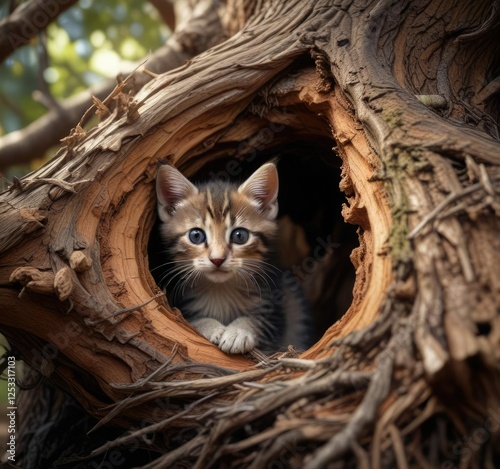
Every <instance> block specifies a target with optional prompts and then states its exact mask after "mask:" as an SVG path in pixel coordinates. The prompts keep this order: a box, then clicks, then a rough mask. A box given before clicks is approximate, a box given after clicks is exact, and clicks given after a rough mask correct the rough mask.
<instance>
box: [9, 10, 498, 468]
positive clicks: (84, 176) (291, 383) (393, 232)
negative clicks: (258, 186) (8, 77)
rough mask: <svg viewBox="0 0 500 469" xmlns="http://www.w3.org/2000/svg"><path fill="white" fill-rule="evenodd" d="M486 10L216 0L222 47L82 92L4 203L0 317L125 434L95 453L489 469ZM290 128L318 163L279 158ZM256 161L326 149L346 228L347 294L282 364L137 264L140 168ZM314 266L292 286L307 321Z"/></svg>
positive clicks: (325, 280) (491, 207)
mask: <svg viewBox="0 0 500 469" xmlns="http://www.w3.org/2000/svg"><path fill="white" fill-rule="evenodd" d="M499 11H500V10H499V9H498V4H497V3H494V4H492V3H491V2H488V1H476V0H474V1H472V0H471V1H467V2H466V1H451V0H447V1H443V2H440V3H438V2H432V1H387V0H381V1H369V0H365V1H361V0H360V1H350V0H349V1H340V2H330V1H322V0H317V1H310V2H304V1H299V0H295V1H286V2H285V1H283V0H281V1H279V0H274V1H273V0H268V1H262V2H255V3H254V2H234V3H232V2H229V4H228V5H226V7H225V9H223V10H220V15H221V24H222V27H223V28H224V32H225V33H226V35H227V36H230V37H229V39H227V40H226V41H224V42H222V43H220V44H219V45H217V46H215V47H212V48H211V49H209V50H207V51H206V52H204V53H202V54H199V55H198V56H196V57H195V58H193V59H192V60H191V61H190V62H188V63H186V64H185V65H184V66H182V67H180V68H178V69H176V70H174V71H171V72H169V73H166V74H163V75H160V76H158V77H157V78H155V79H154V80H152V81H151V82H149V83H148V84H147V85H146V86H145V87H144V88H143V89H142V90H141V91H140V92H139V93H138V94H137V95H136V96H135V97H134V98H133V99H130V98H129V97H128V96H127V95H125V94H123V93H122V92H121V91H120V88H117V90H115V92H114V93H113V99H114V100H115V101H116V103H117V106H116V107H115V110H114V111H113V113H111V114H107V113H106V109H105V108H101V107H100V106H99V109H98V111H99V112H101V113H102V114H101V115H102V116H103V119H102V121H101V122H100V124H99V125H98V126H97V127H95V128H93V129H90V130H89V131H84V130H82V129H81V128H77V129H76V130H75V131H74V132H73V133H72V135H71V136H70V137H69V138H67V139H66V141H65V144H64V146H63V148H61V150H60V151H59V153H58V155H57V156H56V157H55V158H54V159H53V160H52V161H51V162H50V163H48V164H47V165H45V166H44V167H43V168H41V169H40V170H38V171H36V172H34V173H32V174H31V175H29V176H28V177H26V178H25V179H23V180H21V181H16V182H15V184H14V185H13V186H12V187H11V188H10V190H9V191H7V192H6V193H4V194H2V195H1V205H0V253H1V266H0V285H1V286H2V288H1V289H0V304H1V305H2V311H3V313H2V316H1V319H0V321H1V324H2V332H3V333H5V334H6V335H7V337H8V339H9V340H10V342H11V344H12V346H13V347H14V348H15V349H16V350H18V351H19V353H20V354H21V355H22V356H23V358H24V359H25V360H26V361H27V362H28V363H30V364H32V366H33V367H34V368H35V369H36V370H38V371H39V373H40V374H41V375H42V376H44V377H46V378H48V379H49V380H50V381H51V382H52V383H53V384H55V385H57V386H59V387H60V388H62V389H64V390H66V391H67V392H68V393H70V394H72V395H73V396H74V397H75V398H76V399H77V400H78V401H79V402H80V403H81V404H82V405H83V407H84V408H85V409H86V410H87V411H88V412H89V414H91V415H92V416H93V417H95V418H98V419H102V420H101V424H107V423H110V422H111V423H112V424H113V425H114V426H119V427H123V428H126V429H130V428H133V429H134V431H132V432H130V433H128V434H126V435H125V436H123V437H122V438H120V439H116V440H114V442H112V443H108V444H107V445H105V446H102V447H101V448H100V449H98V450H96V451H95V452H94V454H93V455H94V456H95V455H101V456H100V461H102V460H103V458H104V459H105V458H106V457H109V455H110V454H111V452H110V451H109V450H110V449H111V448H113V447H114V446H116V447H119V448H120V451H121V454H122V455H123V456H124V457H125V458H126V457H127V455H129V454H131V453H130V451H132V450H128V449H127V445H132V446H131V447H132V448H133V449H134V450H135V448H137V446H141V447H147V448H148V449H149V450H150V451H151V452H152V454H154V455H155V456H158V455H159V456H158V458H157V459H155V460H154V461H153V462H148V461H147V460H144V461H143V465H144V467H150V468H153V467H155V468H156V467H175V466H176V465H182V464H185V465H186V466H188V467H197V468H200V467H241V466H244V467H253V468H261V467H288V466H290V467H305V468H306V469H313V468H323V467H329V466H328V465H329V464H331V463H333V461H336V460H339V459H341V460H342V461H343V464H344V465H345V466H346V467H355V466H356V467H382V466H384V467H395V466H397V467H401V468H405V467H454V466H457V467H467V466H470V467H487V464H490V465H491V467H493V466H494V465H495V464H496V463H498V458H499V455H498V453H497V448H498V445H496V444H495V443H496V438H497V437H496V431H497V430H498V428H499V427H498V419H496V415H497V413H498V412H497V411H498V406H499V398H498V396H499V395H500V393H499V391H500V389H499V385H500V380H499V378H500V376H499V373H498V364H499V354H498V346H499V340H500V329H499V327H500V322H499V316H498V313H499V311H498V304H499V302H500V281H499V278H500V277H499V275H498V265H500V239H499V237H498V233H499V232H500V222H499V218H498V212H499V208H500V205H499V193H500V186H499V181H500V169H499V165H500V156H499V155H500V145H499V142H498V98H497V97H495V94H494V93H495V91H496V89H497V87H496V85H495V83H496V82H497V81H498V79H496V78H495V73H498V65H499V63H498V56H499V55H498V52H499V50H498V49H499V43H498V41H497V39H496V38H497V37H498V33H499V29H500V28H499V21H498V20H499V17H498V12H499ZM318 142H323V143H322V146H321V148H323V150H322V151H321V150H318V148H319V147H318ZM327 142H330V143H329V145H330V148H331V147H333V146H335V151H325V150H324V148H325V146H328V143H327ZM299 143H305V144H307V145H309V146H310V147H311V148H314V149H315V151H316V150H317V151H318V152H319V153H320V154H316V153H315V154H310V155H303V156H302V157H298V156H297V155H296V154H295V153H294V150H293V148H295V147H296V146H298V144H299ZM315 145H316V146H315ZM275 152H282V153H283V155H282V161H283V160H285V159H286V158H287V154H288V153H291V154H292V156H290V158H295V160H294V161H298V162H299V168H300V167H301V166H300V165H302V168H304V171H305V169H306V168H307V167H309V166H311V165H314V163H315V161H316V159H320V158H321V159H322V160H326V161H327V162H328V163H331V164H335V162H336V161H337V160H338V158H339V157H340V160H341V163H342V175H341V180H340V189H341V191H342V192H343V194H344V195H345V202H346V203H345V204H344V205H343V206H342V207H340V205H338V204H337V205H335V206H333V207H330V211H328V212H327V213H326V214H324V215H323V217H324V219H325V220H326V219H328V218H329V217H335V216H337V215H338V213H340V212H342V215H343V217H344V219H345V221H346V222H348V223H351V224H355V225H357V226H358V227H359V228H358V237H359V238H358V243H359V245H358V247H356V249H354V250H353V251H352V254H351V259H352V262H353V264H354V267H355V269H356V279H355V283H354V290H353V298H352V303H351V305H350V307H349V309H348V311H347V312H346V313H345V314H344V315H343V316H342V318H341V319H340V320H339V321H337V322H335V324H333V325H332V326H331V327H330V328H328V330H327V331H326V332H325V334H324V335H323V337H322V338H321V339H320V340H319V341H318V342H317V343H316V345H314V346H313V347H312V348H311V349H310V350H308V351H306V352H305V353H303V354H302V355H300V357H298V358H297V356H296V355H295V353H294V352H293V350H291V351H289V352H288V353H287V354H282V355H280V356H277V357H271V358H266V357H259V355H258V354H253V355H252V356H248V357H238V356H228V355H225V354H224V353H222V352H221V351H219V350H218V349H217V348H216V347H215V346H213V345H211V344H210V343H208V342H207V341H206V340H204V339H203V338H202V337H200V336H198V335H197V334H196V333H195V332H194V331H193V329H192V328H191V327H190V326H189V325H188V324H186V323H185V322H184V321H183V320H182V317H181V316H180V314H179V312H178V311H172V310H171V309H170V308H169V307H168V304H167V303H166V301H165V299H164V296H163V295H162V293H161V292H160V290H159V289H158V287H157V285H156V284H155V282H154V280H153V277H152V276H151V274H150V272H149V263H148V240H149V235H150V232H151V229H152V227H153V224H154V218H155V215H154V205H155V194H154V184H153V181H154V177H155V173H156V168H157V165H158V162H159V161H165V160H168V161H170V162H171V163H173V164H175V165H176V166H178V167H180V168H181V169H182V170H183V171H184V172H185V173H186V174H187V175H189V176H197V175H208V174H210V171H212V170H213V171H215V170H217V171H220V170H221V168H222V170H223V171H225V173H224V174H226V175H228V174H229V175H231V174H232V173H233V172H235V171H236V169H237V168H238V165H242V167H243V165H244V164H245V161H248V159H250V158H252V159H255V158H256V159H255V161H259V158H260V160H264V159H266V158H267V157H269V156H271V155H273V154H275ZM256 155H257V156H256ZM296 158H298V159H296ZM301 158H302V159H301ZM218 161H221V162H222V163H221V166H217V162H218ZM229 165H231V166H229ZM234 165H236V166H234ZM235 168H236V169H235ZM317 177H318V178H319V177H321V174H320V173H319V172H318V174H317ZM334 183H337V182H335V181H332V184H334ZM301 190H302V187H301V186H300V178H299V182H298V184H297V186H296V192H298V193H301ZM306 192H307V191H303V192H302V193H303V196H304V197H309V196H310V195H308V194H307V193H306ZM310 192H314V191H310ZM295 215H297V214H296V213H294V212H293V209H292V210H291V212H290V217H291V218H293V217H294V216H295ZM303 227H304V226H303ZM337 229H338V227H337ZM304 230H305V228H304ZM305 231H307V230H305ZM334 231H335V229H333V228H331V231H330V234H331V235H332V236H333V235H334ZM309 238H310V237H309ZM313 239H314V236H313ZM301 245H303V243H302V244H301ZM289 246H291V247H290V248H289V249H290V250H289V255H290V256H293V255H295V254H294V253H296V252H297V249H295V248H294V246H297V244H295V245H294V244H293V243H292V244H290V245H289ZM306 246H308V249H309V250H310V251H306V252H305V256H307V255H311V254H310V253H311V251H312V250H313V249H314V248H315V246H314V245H311V243H309V244H307V245H306ZM150 257H151V256H150ZM303 257H304V256H303ZM303 257H302V258H303ZM299 258H300V257H299ZM334 258H335V253H333V255H332V256H330V257H328V258H326V259H323V261H322V262H321V263H318V266H317V269H316V270H315V272H314V273H313V275H312V276H311V277H310V278H309V283H307V282H306V287H307V291H308V294H309V295H310V297H311V298H312V299H313V304H314V305H315V306H316V307H317V308H318V309H320V310H321V308H323V309H322V310H321V311H323V312H325V311H328V304H326V307H325V302H324V301H323V302H322V299H323V300H324V299H325V298H335V292H332V288H333V287H332V285H334V283H329V282H330V281H331V280H332V279H334V278H335V276H334V275H332V273H331V269H332V268H335V260H334ZM149 261H152V259H151V258H149ZM338 284H339V283H337V284H335V285H338ZM307 285H308V286H307ZM318 286H319V288H320V290H319V291H318V290H317V289H318ZM315 288H316V290H315ZM20 293H21V294H20ZM331 301H332V302H333V301H334V300H333V299H332V300H331ZM325 308H326V309H325ZM330 309H333V307H332V303H330ZM331 317H334V315H333V314H332V316H331ZM49 344H50V345H49ZM256 359H257V360H256ZM259 360H260V361H259ZM256 361H259V363H256ZM110 405H111V407H110ZM152 434H156V436H155V438H154V439H152V438H151V435H152ZM146 435H148V439H146ZM339 464H340V463H339ZM332 467H333V466H332ZM335 467H337V466H335ZM339 467H341V465H339Z"/></svg>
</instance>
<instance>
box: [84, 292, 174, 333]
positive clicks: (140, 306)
mask: <svg viewBox="0 0 500 469" xmlns="http://www.w3.org/2000/svg"><path fill="white" fill-rule="evenodd" d="M164 294H165V292H163V291H162V292H160V293H157V294H156V295H155V296H153V297H152V298H150V299H149V300H148V301H146V302H145V303H142V304H140V305H136V306H131V307H130V308H124V309H119V310H118V311H115V312H114V313H111V314H110V315H109V316H106V317H104V318H101V319H97V320H96V321H92V320H91V319H86V320H85V324H87V325H89V326H95V325H96V324H100V323H102V322H104V321H107V320H108V319H111V318H114V317H116V316H119V315H121V314H125V313H130V312H132V311H136V310H138V309H141V308H144V306H147V305H148V304H149V303H151V302H152V301H153V300H156V299H157V298H160V296H163V295H164Z"/></svg>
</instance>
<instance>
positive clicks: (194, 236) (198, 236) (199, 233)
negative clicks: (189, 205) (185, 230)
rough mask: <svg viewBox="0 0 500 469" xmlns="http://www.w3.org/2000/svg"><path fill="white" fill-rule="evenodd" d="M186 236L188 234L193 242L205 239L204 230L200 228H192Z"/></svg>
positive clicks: (198, 242) (202, 241)
mask: <svg viewBox="0 0 500 469" xmlns="http://www.w3.org/2000/svg"><path fill="white" fill-rule="evenodd" d="M188 236H189V241H191V242H192V243H193V244H201V243H204V242H205V240H206V239H207V236H206V235H205V232H204V231H203V230H201V229H200V228H193V229H192V230H191V231H190V232H189V235H188Z"/></svg>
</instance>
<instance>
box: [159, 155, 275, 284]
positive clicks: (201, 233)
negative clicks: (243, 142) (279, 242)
mask: <svg viewBox="0 0 500 469" xmlns="http://www.w3.org/2000/svg"><path fill="white" fill-rule="evenodd" d="M156 194H157V197H158V213H159V216H160V219H161V221H162V222H163V223H162V226H161V234H162V238H163V241H164V242H165V243H166V244H167V245H168V246H169V249H170V254H171V257H172V259H173V262H174V264H173V265H174V268H173V269H172V272H173V275H179V277H183V276H187V277H189V278H192V279H196V278H198V277H203V278H206V279H208V280H209V281H211V282H217V283H221V282H226V281H227V280H229V279H231V278H235V276H240V277H241V278H242V279H243V278H246V277H248V276H249V275H252V274H253V273H258V271H259V270H260V269H259V267H261V266H262V262H263V261H264V258H265V256H266V254H267V252H268V249H269V242H270V240H271V238H272V237H273V236H274V235H275V234H276V229H277V225H276V215H277V213H278V203H277V196H278V173H277V171H276V167H275V165H274V164H272V163H266V164H264V165H263V166H261V167H260V168H259V169H258V170H257V171H255V172H254V173H253V174H252V175H251V176H250V177H249V178H248V179H247V180H246V181H245V182H244V183H243V184H241V185H240V186H237V185H234V184H228V183H225V182H222V181H213V182H208V183H206V184H203V185H200V186H195V185H194V184H192V183H191V182H190V181H188V180H187V179H186V178H185V177H184V176H183V175H182V174H181V173H180V172H179V171H178V170H177V169H175V168H173V167H172V166H168V165H164V166H161V167H160V169H159V171H158V175H157V178H156Z"/></svg>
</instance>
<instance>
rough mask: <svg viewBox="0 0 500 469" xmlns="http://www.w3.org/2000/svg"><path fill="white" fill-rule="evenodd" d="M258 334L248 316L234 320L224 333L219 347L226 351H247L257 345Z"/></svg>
mask: <svg viewBox="0 0 500 469" xmlns="http://www.w3.org/2000/svg"><path fill="white" fill-rule="evenodd" d="M257 342H258V340H257V334H256V333H255V331H254V328H253V324H252V323H251V321H250V320H248V319H247V318H239V319H236V320H235V321H233V322H232V323H231V324H229V326H226V330H225V331H224V333H223V334H222V337H221V338H220V340H219V348H220V349H221V350H222V351H223V352H225V353H246V352H249V351H250V350H252V349H253V348H255V346H256V345H257Z"/></svg>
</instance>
